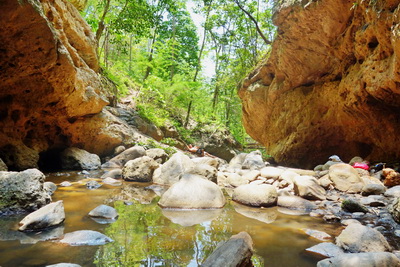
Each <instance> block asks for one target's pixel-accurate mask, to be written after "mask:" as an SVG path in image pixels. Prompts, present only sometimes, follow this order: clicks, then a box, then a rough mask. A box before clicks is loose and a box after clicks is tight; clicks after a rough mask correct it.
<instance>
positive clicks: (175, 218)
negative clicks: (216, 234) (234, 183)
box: [162, 209, 222, 226]
mask: <svg viewBox="0 0 400 267" xmlns="http://www.w3.org/2000/svg"><path fill="white" fill-rule="evenodd" d="M221 212H222V209H209V210H175V209H163V210H162V214H163V215H164V216H165V217H167V218H168V219H170V220H171V222H173V223H177V224H179V225H182V226H193V225H196V224H200V223H203V222H209V221H212V220H214V219H215V218H217V217H218V216H219V215H220V214H221Z"/></svg>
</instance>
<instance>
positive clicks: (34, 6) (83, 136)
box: [0, 0, 140, 170]
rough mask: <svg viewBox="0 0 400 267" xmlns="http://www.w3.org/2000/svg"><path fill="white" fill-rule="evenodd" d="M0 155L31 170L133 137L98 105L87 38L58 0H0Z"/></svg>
mask: <svg viewBox="0 0 400 267" xmlns="http://www.w3.org/2000/svg"><path fill="white" fill-rule="evenodd" d="M0 10H1V16H0V26H1V27H0V158H2V159H3V161H4V162H5V163H6V164H7V165H8V166H9V168H11V169H16V170H21V169H26V168H30V167H36V166H37V164H38V162H39V158H40V155H41V154H40V153H45V152H49V151H56V150H60V149H63V148H65V147H68V146H77V147H80V148H83V149H86V150H88V151H90V152H92V153H96V154H99V155H105V154H107V153H110V152H111V151H112V150H113V148H114V147H115V146H117V145H119V144H121V143H123V142H125V143H131V142H133V141H134V140H137V138H139V137H140V134H138V133H137V132H135V131H134V130H133V129H132V128H129V127H128V125H126V123H124V122H123V121H121V120H120V119H118V118H117V117H115V116H114V115H112V114H111V113H110V112H108V111H107V110H106V109H104V107H105V106H106V105H107V104H108V100H107V98H106V97H105V95H107V92H106V91H105V90H104V87H103V84H102V81H101V77H100V75H99V73H98V72H99V63H98V60H97V54H96V43H95V38H94V35H93V33H92V31H91V29H90V27H89V26H88V25H87V23H86V22H85V21H84V20H83V19H82V18H81V16H80V14H79V12H78V11H77V10H76V8H75V7H74V6H73V5H72V4H71V3H70V2H67V1H64V0H41V1H39V0H25V1H24V0H21V1H16V0H2V1H0Z"/></svg>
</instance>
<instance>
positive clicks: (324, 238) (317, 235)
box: [302, 229, 332, 242]
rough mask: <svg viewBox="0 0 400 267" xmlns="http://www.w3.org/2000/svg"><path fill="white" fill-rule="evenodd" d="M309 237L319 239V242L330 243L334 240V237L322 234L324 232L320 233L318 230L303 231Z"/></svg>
mask: <svg viewBox="0 0 400 267" xmlns="http://www.w3.org/2000/svg"><path fill="white" fill-rule="evenodd" d="M302 230H303V231H304V232H305V233H306V234H307V235H309V236H311V237H313V238H315V239H318V240H319V241H322V242H325V241H329V240H331V239H332V236H331V235H329V234H327V233H325V232H322V231H318V230H313V229H302Z"/></svg>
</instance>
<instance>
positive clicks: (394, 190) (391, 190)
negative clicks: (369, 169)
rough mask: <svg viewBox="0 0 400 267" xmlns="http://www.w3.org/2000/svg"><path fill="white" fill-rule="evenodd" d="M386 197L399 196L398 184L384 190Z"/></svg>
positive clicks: (399, 186)
mask: <svg viewBox="0 0 400 267" xmlns="http://www.w3.org/2000/svg"><path fill="white" fill-rule="evenodd" d="M385 196H386V197H400V185H396V186H393V187H391V188H389V189H387V190H386V192H385Z"/></svg>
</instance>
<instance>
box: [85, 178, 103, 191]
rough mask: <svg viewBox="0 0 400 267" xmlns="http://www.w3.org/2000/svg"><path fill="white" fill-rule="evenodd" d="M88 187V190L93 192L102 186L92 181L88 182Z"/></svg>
mask: <svg viewBox="0 0 400 267" xmlns="http://www.w3.org/2000/svg"><path fill="white" fill-rule="evenodd" d="M86 187H87V189H90V190H93V189H97V188H100V187H101V184H100V183H98V182H97V181H95V180H90V181H88V182H86Z"/></svg>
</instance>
